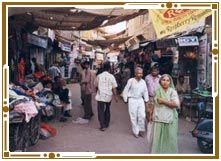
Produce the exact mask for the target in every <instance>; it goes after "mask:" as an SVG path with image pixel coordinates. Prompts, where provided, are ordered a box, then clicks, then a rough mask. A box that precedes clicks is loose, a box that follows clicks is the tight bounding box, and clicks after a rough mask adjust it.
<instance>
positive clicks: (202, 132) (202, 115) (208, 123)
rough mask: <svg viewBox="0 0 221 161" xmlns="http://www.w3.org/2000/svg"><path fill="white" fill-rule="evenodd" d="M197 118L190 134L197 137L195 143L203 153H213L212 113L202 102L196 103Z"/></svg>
mask: <svg viewBox="0 0 221 161" xmlns="http://www.w3.org/2000/svg"><path fill="white" fill-rule="evenodd" d="M198 111H199V118H198V121H197V124H196V126H195V128H194V129H193V130H192V131H191V133H192V136H193V137H196V138H197V145H198V147H199V149H200V151H201V152H203V153H213V114H212V110H210V109H206V106H205V104H204V102H200V103H198Z"/></svg>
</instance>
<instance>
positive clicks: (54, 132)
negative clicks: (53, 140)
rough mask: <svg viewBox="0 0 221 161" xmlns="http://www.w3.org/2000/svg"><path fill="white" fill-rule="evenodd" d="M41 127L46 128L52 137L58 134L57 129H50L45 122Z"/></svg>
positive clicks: (41, 123)
mask: <svg viewBox="0 0 221 161" xmlns="http://www.w3.org/2000/svg"><path fill="white" fill-rule="evenodd" d="M40 126H41V128H44V129H46V130H47V131H49V132H50V133H51V134H52V135H56V134H57V130H56V129H55V128H53V127H50V126H49V125H48V124H46V123H44V122H40Z"/></svg>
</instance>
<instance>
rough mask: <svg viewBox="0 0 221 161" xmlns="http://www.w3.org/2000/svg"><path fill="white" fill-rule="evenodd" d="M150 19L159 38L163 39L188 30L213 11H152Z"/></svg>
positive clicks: (150, 11)
mask: <svg viewBox="0 0 221 161" xmlns="http://www.w3.org/2000/svg"><path fill="white" fill-rule="evenodd" d="M149 14H150V17H151V19H152V23H153V26H154V29H155V31H156V34H157V38H162V37H165V36H168V35H171V34H173V33H176V32H181V31H184V30H186V28H187V27H188V26H190V25H192V24H194V23H196V22H199V20H201V19H203V18H206V17H207V16H210V15H211V14H212V10H211V9H162V10H161V9H160V10H159V9H150V10H149Z"/></svg>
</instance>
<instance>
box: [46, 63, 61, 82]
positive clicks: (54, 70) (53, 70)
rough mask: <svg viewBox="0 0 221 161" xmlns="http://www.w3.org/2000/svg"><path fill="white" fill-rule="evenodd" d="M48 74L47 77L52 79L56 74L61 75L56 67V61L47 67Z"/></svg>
mask: <svg viewBox="0 0 221 161" xmlns="http://www.w3.org/2000/svg"><path fill="white" fill-rule="evenodd" d="M48 75H49V77H51V79H52V80H54V78H55V77H56V76H61V71H60V69H59V68H58V63H57V62H55V63H54V64H53V65H52V66H51V67H50V68H48Z"/></svg>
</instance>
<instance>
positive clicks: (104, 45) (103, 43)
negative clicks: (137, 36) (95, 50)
mask: <svg viewBox="0 0 221 161" xmlns="http://www.w3.org/2000/svg"><path fill="white" fill-rule="evenodd" d="M130 38H131V36H130V37H125V38H119V39H111V40H83V39H82V40H83V41H85V42H86V43H88V44H90V45H93V46H100V47H101V48H107V47H111V46H118V45H120V44H123V43H124V42H125V41H127V40H129V39H130Z"/></svg>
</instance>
